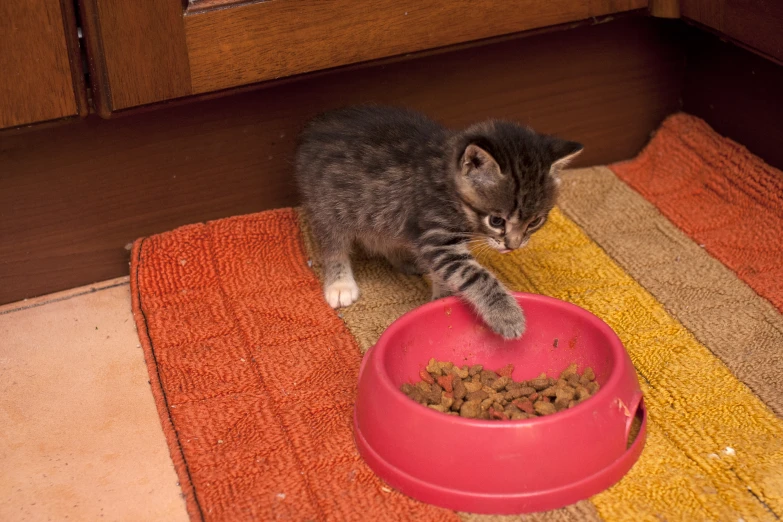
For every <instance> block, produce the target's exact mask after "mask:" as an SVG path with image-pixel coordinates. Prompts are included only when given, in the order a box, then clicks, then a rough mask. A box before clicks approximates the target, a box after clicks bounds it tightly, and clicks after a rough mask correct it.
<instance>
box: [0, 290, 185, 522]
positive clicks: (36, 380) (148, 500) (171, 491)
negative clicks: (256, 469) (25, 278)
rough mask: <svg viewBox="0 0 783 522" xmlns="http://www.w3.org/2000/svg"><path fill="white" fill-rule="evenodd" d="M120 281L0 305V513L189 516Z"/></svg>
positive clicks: (41, 517) (57, 517)
mask: <svg viewBox="0 0 783 522" xmlns="http://www.w3.org/2000/svg"><path fill="white" fill-rule="evenodd" d="M147 380H148V376H147V369H146V366H145V364H144V357H143V353H142V350H141V347H140V346H139V341H138V338H137V336H136V328H135V325H134V323H133V317H132V315H131V307H130V291H129V285H128V278H121V279H115V280H112V281H106V282H104V283H101V284H95V285H90V286H88V287H83V288H78V289H74V290H70V291H67V292H62V293H59V294H53V295H50V296H45V297H41V298H37V299H34V300H28V301H23V302H19V303H13V304H10V305H4V306H2V307H0V521H3V522H16V521H49V520H51V521H63V520H67V521H69V522H70V521H74V520H75V521H82V520H84V521H98V520H101V521H103V520H107V521H110V520H113V521H133V522H138V521H145V522H156V521H166V522H178V521H186V520H188V517H187V513H186V511H185V503H184V501H183V499H182V498H181V496H180V489H179V487H178V485H177V476H176V474H175V473H174V467H173V466H172V463H171V460H170V458H169V453H168V448H167V447H166V442H165V439H164V437H163V432H162V430H161V427H160V422H159V420H158V414H157V412H156V410H155V404H154V402H153V399H152V393H151V391H150V388H149V384H148V382H147Z"/></svg>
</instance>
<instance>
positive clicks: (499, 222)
mask: <svg viewBox="0 0 783 522" xmlns="http://www.w3.org/2000/svg"><path fill="white" fill-rule="evenodd" d="M505 224H506V220H505V219H503V218H502V217H498V216H489V226H491V227H492V228H505Z"/></svg>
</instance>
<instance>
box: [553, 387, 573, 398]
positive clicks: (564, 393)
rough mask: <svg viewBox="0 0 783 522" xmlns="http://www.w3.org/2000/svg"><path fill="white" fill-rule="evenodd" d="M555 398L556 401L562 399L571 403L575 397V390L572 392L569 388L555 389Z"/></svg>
mask: <svg viewBox="0 0 783 522" xmlns="http://www.w3.org/2000/svg"><path fill="white" fill-rule="evenodd" d="M555 396H556V397H557V398H558V399H560V398H564V399H566V401H571V400H573V399H574V397H575V396H576V390H574V389H573V388H571V387H570V386H569V387H568V388H556V393H555Z"/></svg>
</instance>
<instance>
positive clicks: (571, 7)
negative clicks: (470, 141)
mask: <svg viewBox="0 0 783 522" xmlns="http://www.w3.org/2000/svg"><path fill="white" fill-rule="evenodd" d="M80 2H81V5H82V11H83V14H84V24H85V30H86V32H87V43H88V50H89V51H90V54H91V56H94V59H92V60H91V66H92V68H93V76H94V77H95V78H97V81H98V82H99V84H100V85H99V86H98V88H97V89H96V90H97V91H98V92H97V95H96V98H97V104H98V108H99V113H100V114H102V115H103V116H109V115H110V114H111V113H112V112H114V111H118V110H122V109H127V108H130V107H135V106H138V105H144V104H150V103H155V102H161V101H165V100H169V99H173V98H179V97H183V96H188V95H192V94H204V93H208V92H212V91H217V90H222V89H230V88H234V87H239V86H243V85H248V84H252V83H256V82H262V81H265V80H271V79H275V78H281V77H286V76H291V75H295V74H301V73H306V72H311V71H316V70H321V69H326V68H332V67H337V66H341V65H347V64H352V63H357V62H364V61H368V60H374V59H378V58H384V57H389V56H394V55H400V54H405V53H412V52H416V51H422V50H427V49H432V48H437V47H443V46H448V45H453V44H457V43H463V42H468V41H472V40H479V39H483V38H488V37H493V36H499V35H504V34H509V33H514V32H519V31H524V30H528V29H534V28H539V27H546V26H550V25H556V24H561V23H566V22H572V21H577V20H583V19H587V18H590V17H593V16H602V15H606V14H611V13H615V12H620V11H627V10H632V9H638V8H643V7H645V6H646V5H647V0H547V1H540V0H517V1H513V2H510V1H508V0H448V1H443V0H365V1H357V0H267V1H263V2H243V3H237V2H236V0H201V1H197V2H190V3H189V4H188V5H187V6H184V5H183V2H182V1H181V0H80Z"/></svg>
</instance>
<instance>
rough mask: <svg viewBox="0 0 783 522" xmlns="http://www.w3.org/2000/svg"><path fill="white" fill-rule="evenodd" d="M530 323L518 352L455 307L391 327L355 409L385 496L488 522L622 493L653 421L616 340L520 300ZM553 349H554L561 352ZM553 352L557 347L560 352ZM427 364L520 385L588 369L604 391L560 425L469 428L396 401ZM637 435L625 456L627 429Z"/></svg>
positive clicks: (536, 301) (568, 313) (369, 362)
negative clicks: (508, 374)
mask: <svg viewBox="0 0 783 522" xmlns="http://www.w3.org/2000/svg"><path fill="white" fill-rule="evenodd" d="M515 296H516V298H517V300H518V301H519V303H520V304H521V305H522V308H523V309H524V310H525V315H526V316H527V331H526V332H525V334H524V336H523V337H522V339H520V340H518V341H504V340H503V339H501V338H499V337H498V336H496V335H495V334H493V333H491V332H489V331H488V330H487V328H486V327H485V326H483V324H482V323H481V322H480V321H479V320H478V319H477V318H476V315H475V313H474V312H472V311H471V309H470V308H468V307H467V306H466V305H465V304H463V303H462V302H461V301H460V300H458V299H456V298H453V297H450V298H446V299H441V300H438V301H433V302H431V303H428V304H425V305H424V306H421V307H419V308H417V309H416V310H413V311H411V312H410V313H408V314H406V315H404V316H403V317H401V318H400V319H398V320H397V321H396V322H395V323H393V324H392V325H391V326H390V327H389V328H388V329H387V330H386V331H385V332H384V333H383V335H382V336H381V338H380V339H379V340H378V343H377V344H376V345H375V346H374V347H372V348H371V349H370V351H369V352H367V354H366V355H365V357H364V361H363V362H362V367H361V370H360V373H359V390H358V396H357V400H356V406H355V409H354V433H355V439H356V444H357V446H358V449H359V452H360V453H361V455H362V457H363V458H364V460H365V461H366V462H367V463H368V464H369V466H370V467H371V468H372V469H373V471H374V472H375V473H376V474H377V475H378V476H379V477H380V478H382V479H383V480H384V481H386V483H388V484H389V485H390V486H392V487H394V488H396V489H397V490H399V491H401V492H402V493H404V494H406V495H408V496H410V497H413V498H415V499H418V500H421V501H423V502H427V503H430V504H434V505H437V506H441V507H445V508H450V509H454V510H458V511H468V512H473V513H487V514H511V513H529V512H533V511H544V510H549V509H556V508H559V507H563V506H566V505H568V504H571V503H574V502H577V501H579V500H583V499H585V498H588V497H590V496H592V495H594V494H596V493H598V492H600V491H602V490H604V489H606V488H608V487H609V486H611V485H612V484H614V483H615V482H617V481H618V480H620V478H621V477H622V476H623V475H624V474H625V473H626V472H627V471H628V470H629V469H631V467H632V466H633V464H634V463H635V462H636V459H637V458H638V457H639V454H640V453H641V451H642V447H643V446H644V441H645V435H646V424H647V423H646V413H645V409H644V403H643V401H642V393H641V391H640V389H639V382H638V381H637V379H636V372H635V371H634V368H633V365H632V364H631V361H630V359H629V357H628V354H627V353H626V351H625V349H624V348H623V345H622V343H621V342H620V339H618V337H617V335H615V333H614V332H613V331H612V329H611V328H609V326H607V325H606V323H604V322H603V321H601V320H600V319H599V318H597V317H596V316H594V315H593V314H591V313H589V312H587V311H585V310H583V309H581V308H579V307H577V306H575V305H572V304H569V303H566V302H563V301H560V300H557V299H553V298H550V297H545V296H540V295H532V294H521V293H520V294H515ZM555 339H557V343H555ZM555 344H557V346H554V345H555ZM431 357H434V358H436V359H438V360H443V361H452V362H454V363H456V364H459V365H462V364H468V365H472V364H483V365H484V366H485V367H486V368H488V369H497V368H500V367H502V366H504V365H506V364H508V363H512V364H514V368H515V369H514V373H513V375H512V377H513V378H514V379H515V380H522V379H532V378H534V377H536V376H538V375H539V374H540V373H541V372H547V374H549V375H557V374H558V373H559V372H560V371H562V370H563V369H565V368H566V367H567V366H568V365H569V364H571V363H573V362H576V363H577V364H578V366H579V371H580V372H581V371H582V370H584V368H585V367H587V366H590V367H592V368H593V370H594V371H595V374H596V379H597V381H598V383H599V384H600V385H601V389H600V390H599V391H598V393H596V394H595V395H594V396H593V397H591V398H589V399H588V400H586V401H585V402H583V403H581V404H579V405H577V406H575V407H573V408H571V409H568V410H564V411H562V412H559V413H557V414H554V415H551V416H548V417H541V418H536V419H526V420H516V421H487V420H475V419H463V418H461V417H455V416H449V415H444V414H442V413H439V412H437V411H434V410H431V409H429V408H426V407H424V406H422V405H420V404H417V403H415V402H414V401H412V400H410V399H409V398H407V397H406V396H405V395H403V393H402V392H401V391H400V385H402V384H403V383H404V382H416V381H417V380H418V379H419V378H418V373H419V371H420V370H421V369H422V368H423V367H424V366H425V365H426V364H427V361H429V359H430V358H431ZM634 416H638V417H639V419H640V420H641V429H640V431H639V434H638V436H637V437H636V439H635V440H634V442H633V444H632V445H631V446H630V448H628V447H627V446H628V440H629V433H630V430H631V422H632V420H633V418H634Z"/></svg>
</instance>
